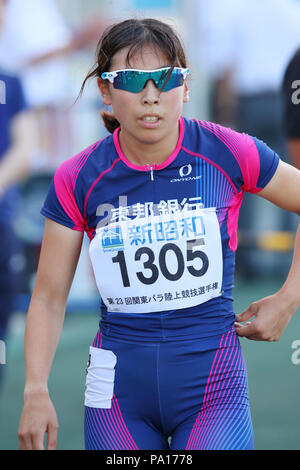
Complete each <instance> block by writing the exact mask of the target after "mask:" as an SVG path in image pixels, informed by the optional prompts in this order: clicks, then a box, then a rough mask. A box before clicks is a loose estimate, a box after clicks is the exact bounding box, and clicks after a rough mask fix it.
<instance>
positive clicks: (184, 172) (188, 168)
mask: <svg viewBox="0 0 300 470" xmlns="http://www.w3.org/2000/svg"><path fill="white" fill-rule="evenodd" d="M191 173H192V165H185V166H182V167H181V168H180V170H179V174H180V176H181V177H182V178H183V177H184V176H189V175H190V174H191Z"/></svg>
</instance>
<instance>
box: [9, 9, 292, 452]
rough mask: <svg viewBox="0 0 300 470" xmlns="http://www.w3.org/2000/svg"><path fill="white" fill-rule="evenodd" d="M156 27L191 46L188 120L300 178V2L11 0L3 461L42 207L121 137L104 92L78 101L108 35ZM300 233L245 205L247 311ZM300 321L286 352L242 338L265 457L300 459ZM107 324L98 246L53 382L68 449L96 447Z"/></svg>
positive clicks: (13, 421) (73, 296) (284, 264)
mask: <svg viewBox="0 0 300 470" xmlns="http://www.w3.org/2000/svg"><path fill="white" fill-rule="evenodd" d="M148 16H151V17H156V18H159V19H162V20H164V21H167V22H168V23H170V24H171V25H172V26H174V27H175V28H176V29H177V31H179V33H180V35H181V37H182V39H183V41H184V44H185V49H186V53H187V56H188V60H189V66H190V69H191V78H190V82H189V86H190V90H191V99H190V102H189V103H188V104H186V105H184V106H185V107H184V116H186V117H188V118H196V119H203V120H211V121H214V122H218V123H220V124H222V125H225V126H228V127H231V128H232V129H236V130H238V131H242V132H247V133H249V134H250V135H253V136H255V137H257V138H259V139H261V140H263V141H264V142H266V143H267V144H268V145H269V146H270V147H271V148H272V149H273V150H274V151H276V152H277V153H278V154H279V155H280V157H281V158H282V159H283V160H285V161H287V162H289V163H292V164H295V165H296V166H297V161H298V160H297V158H299V161H300V156H299V155H298V156H297V155H294V154H292V153H291V151H290V148H291V147H290V146H289V136H288V135H287V133H286V126H285V113H284V102H283V92H282V85H283V80H284V76H285V71H286V68H287V66H288V64H289V62H290V60H291V59H292V57H293V56H294V54H295V52H296V51H297V49H299V47H300V28H299V24H300V1H299V0H210V2H209V3H207V2H204V0H187V1H185V2H183V1H182V0H0V84H2V85H3V83H9V86H7V95H5V94H3V93H2V92H1V94H0V215H1V217H0V219H1V221H0V229H1V230H0V237H1V239H0V241H1V249H0V252H1V251H2V253H0V269H2V272H1V273H0V301H1V302H0V309H1V313H0V319H1V322H2V324H3V326H2V328H3V329H2V330H1V329H0V339H2V338H3V339H4V340H5V345H6V358H5V359H6V364H2V365H0V449H17V446H18V443H17V428H18V424H19V419H20V414H21V410H22V406H23V387H24V355H23V346H24V341H23V335H24V325H25V320H26V312H27V309H28V306H29V302H30V296H31V292H32V288H33V285H34V281H35V273H36V269H37V264H38V258H39V252H40V246H41V240H42V237H43V230H44V218H43V217H42V216H41V215H40V209H41V207H42V204H43V201H44V199H45V196H46V193H47V191H48V187H49V184H50V181H51V179H52V177H53V174H54V172H55V170H56V168H57V167H58V165H59V164H60V163H62V162H63V161H64V160H66V159H67V158H70V157H72V156H73V155H75V154H77V153H79V152H80V151H81V150H82V149H84V148H86V147H88V146H89V145H90V144H91V143H93V142H95V141H97V140H99V139H100V138H103V137H105V136H106V135H107V131H106V130H105V129H104V127H103V125H102V121H101V118H100V115H99V111H100V110H101V109H102V107H103V106H102V103H101V98H100V95H99V94H98V92H97V89H96V86H95V83H89V84H88V86H87V87H86V89H85V91H84V94H83V96H82V97H81V98H79V99H78V100H77V101H76V98H77V97H78V94H79V91H80V87H81V84H82V82H83V80H84V78H85V76H86V74H87V72H88V71H89V70H90V68H91V67H92V65H93V63H94V59H95V48H96V44H97V42H98V39H99V37H100V36H101V33H102V31H103V30H104V28H105V27H106V26H107V25H109V24H111V23H113V22H116V21H119V20H120V19H125V18H129V17H148ZM298 79H299V80H300V76H299V77H298ZM0 90H4V87H3V86H2V87H0ZM10 90H11V94H10ZM299 106H300V104H299ZM299 127H300V121H299ZM298 148H299V147H298ZM4 220H5V222H6V223H5V224H4V223H3V222H4ZM297 223H298V217H297V216H296V215H294V214H288V213H286V212H284V211H282V210H281V209H279V208H277V207H275V206H273V205H272V204H270V203H268V202H267V201H265V200H262V199H261V198H259V197H256V196H253V195H248V194H246V195H245V199H244V201H243V204H242V209H241V213H240V219H239V248H238V252H237V270H236V279H235V289H234V295H235V311H236V313H241V312H242V311H243V310H244V309H246V308H247V307H248V305H249V303H250V302H252V301H254V300H257V299H259V298H260V297H263V296H266V295H269V294H272V293H274V292H275V291H276V290H277V289H278V288H279V287H280V286H281V284H282V282H283V281H284V279H285V276H286V275H287V272H288V269H289V266H290V263H291V259H292V246H293V240H294V234H295V230H296V227H297ZM1 225H2V226H3V227H2V228H1ZM4 225H5V227H4ZM7 227H8V229H7ZM7 230H8V231H7ZM8 272H9V273H10V274H9V276H8V275H7V273H8ZM11 299H12V300H11ZM11 302H12V303H11ZM299 315H300V312H299V311H297V313H296V314H295V315H294V317H293V318H292V320H291V322H290V324H289V325H288V327H287V329H286V331H285V332H284V334H283V336H282V338H281V340H280V341H279V342H278V343H258V342H251V341H248V340H246V339H242V340H241V343H242V347H243V351H244V354H245V357H246V362H247V365H248V375H249V386H250V399H251V410H252V417H253V423H254V431H255V437H256V448H257V449H300V406H299V392H300V364H298V362H300V361H297V360H293V359H292V358H293V357H296V356H295V354H294V356H292V355H293V353H294V352H295V351H294V349H293V344H295V341H297V340H300V317H299ZM98 322H99V297H98V294H97V290H96V286H95V283H94V278H93V274H92V268H91V265H90V261H89V258H88V239H87V237H86V236H85V239H84V245H83V250H82V253H81V257H80V260H79V264H78V268H77V271H76V275H75V278H74V282H73V285H72V288H71V292H70V296H69V301H68V307H67V314H66V321H65V326H64V330H63V333H62V337H61V341H60V345H59V347H58V350H57V354H56V357H55V360H54V364H53V367H52V372H51V376H50V381H49V389H50V393H51V396H52V399H53V401H54V404H55V406H56V410H57V414H58V419H59V423H60V431H59V448H60V449H83V446H84V443H83V394H84V381H85V367H86V362H87V359H88V357H87V355H88V347H89V345H90V344H91V342H92V340H93V338H94V336H95V334H96V332H97V328H98ZM1 334H2V337H1ZM299 357H300V354H299ZM2 362H3V361H2Z"/></svg>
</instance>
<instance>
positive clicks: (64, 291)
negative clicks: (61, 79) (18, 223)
mask: <svg viewBox="0 0 300 470" xmlns="http://www.w3.org/2000/svg"><path fill="white" fill-rule="evenodd" d="M83 235H84V233H83V232H79V231H76V230H72V229H70V228H68V227H65V226H63V225H60V224H58V223H56V222H54V221H53V220H50V219H48V218H46V219H45V231H44V237H43V241H42V247H41V253H40V258H39V265H38V270H37V276H36V282H35V286H34V291H33V297H35V298H39V299H40V300H42V301H43V302H46V303H50V304H51V306H54V305H58V306H60V307H65V304H66V302H67V299H68V295H69V291H70V288H71V285H72V281H73V278H74V274H75V270H76V267H77V263H78V259H79V255H80V251H81V246H82V240H83Z"/></svg>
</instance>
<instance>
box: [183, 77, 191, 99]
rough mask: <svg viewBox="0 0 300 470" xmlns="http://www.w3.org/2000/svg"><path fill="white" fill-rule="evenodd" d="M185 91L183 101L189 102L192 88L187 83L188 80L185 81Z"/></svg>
mask: <svg viewBox="0 0 300 470" xmlns="http://www.w3.org/2000/svg"><path fill="white" fill-rule="evenodd" d="M183 86H184V92H183V102H184V103H188V102H189V101H190V90H189V87H188V85H187V82H186V81H185V82H184V85H183Z"/></svg>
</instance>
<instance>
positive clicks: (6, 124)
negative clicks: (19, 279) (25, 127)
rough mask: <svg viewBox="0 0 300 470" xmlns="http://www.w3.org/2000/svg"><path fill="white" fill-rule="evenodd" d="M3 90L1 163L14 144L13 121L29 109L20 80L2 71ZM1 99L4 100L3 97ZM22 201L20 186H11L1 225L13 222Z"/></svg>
mask: <svg viewBox="0 0 300 470" xmlns="http://www.w3.org/2000/svg"><path fill="white" fill-rule="evenodd" d="M0 81H1V82H2V83H1V85H2V86H1V89H2V90H5V104H2V100H1V101H0V103H1V104H0V161H1V160H2V158H3V157H4V155H5V153H6V152H7V150H8V149H9V147H10V146H11V144H12V133H11V131H12V123H13V119H14V118H15V117H16V116H17V115H18V114H19V113H20V112H22V111H25V110H26V109H27V104H26V101H25V97H24V93H23V89H22V84H21V81H20V79H19V78H17V77H13V76H10V75H7V74H6V73H4V72H2V71H1V70H0ZM3 83H4V84H5V86H3ZM1 98H3V97H2V96H1ZM19 201H20V194H19V185H13V186H11V187H10V188H9V189H8V190H7V191H6V192H5V194H4V195H3V196H2V197H1V198H0V223H3V222H8V221H11V219H12V217H13V214H14V213H15V211H16V209H17V207H18V203H19Z"/></svg>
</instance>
